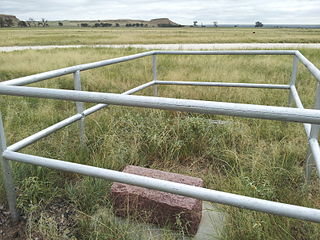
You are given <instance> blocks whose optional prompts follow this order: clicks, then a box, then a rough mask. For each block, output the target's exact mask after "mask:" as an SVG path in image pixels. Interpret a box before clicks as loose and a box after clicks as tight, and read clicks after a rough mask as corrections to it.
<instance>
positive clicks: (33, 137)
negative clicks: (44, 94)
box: [7, 81, 154, 151]
mask: <svg viewBox="0 0 320 240" xmlns="http://www.w3.org/2000/svg"><path fill="white" fill-rule="evenodd" d="M153 84H154V83H153V81H152V82H148V83H145V84H142V85H140V86H138V87H136V88H133V89H131V90H129V91H126V92H124V93H122V94H123V95H129V94H132V93H135V92H138V91H140V90H142V89H145V88H147V87H149V86H152V85H153ZM107 106H108V104H97V105H95V106H93V107H91V108H88V109H87V110H85V111H83V112H82V114H80V113H77V114H75V115H73V116H71V117H68V118H66V119H64V120H62V121H60V122H58V123H56V124H54V125H52V126H50V127H47V128H45V129H43V130H41V131H39V132H37V133H35V134H33V135H31V136H29V137H27V138H24V139H22V140H20V141H19V142H16V143H14V144H12V145H10V146H9V147H7V149H8V150H11V151H19V150H20V149H22V148H24V147H26V146H28V145H30V144H32V143H34V142H36V141H38V140H40V139H42V138H44V137H46V136H48V135H50V134H52V133H54V132H55V131H57V130H59V129H61V128H63V127H66V126H68V125H70V124H72V123H74V122H76V121H78V120H80V119H81V118H82V117H85V116H88V115H90V114H92V113H94V112H96V111H98V110H100V109H102V108H104V107H107Z"/></svg>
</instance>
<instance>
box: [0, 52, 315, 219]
mask: <svg viewBox="0 0 320 240" xmlns="http://www.w3.org/2000/svg"><path fill="white" fill-rule="evenodd" d="M151 55H152V72H153V80H152V81H151V82H148V83H146V84H143V85H140V86H138V87H136V88H133V89H131V90H129V91H126V92H124V93H122V94H112V93H99V92H86V91H80V90H81V83H80V71H84V70H88V69H92V68H96V67H102V66H107V65H111V64H115V63H120V62H125V61H129V60H133V59H137V58H141V57H145V56H151ZM156 55H293V56H294V60H293V67H292V75H291V81H290V84H289V85H283V84H255V83H224V82H186V81H160V80H157V61H156V59H157V58H156ZM299 61H301V62H302V63H303V64H304V65H305V66H306V67H307V69H308V70H309V71H310V72H311V73H312V75H313V76H315V78H316V79H317V80H318V81H320V71H319V69H317V68H316V67H315V66H314V65H313V64H312V63H311V62H310V61H309V60H308V59H307V58H305V57H304V56H303V55H302V54H301V53H300V52H299V51H291V50H271V51H270V50H240V51H150V52H145V53H138V54H134V55H130V56H125V57H120V58H115V59H110V60H104V61H99V62H94V63H89V64H82V65H77V66H73V67H68V68H63V69H58V70H54V71H49V72H45V73H40V74H35V75H31V76H27V77H22V78H17V79H12V80H9V81H5V82H2V83H0V94H3V95H14V96H29V97H39V98H50V99H60V100H69V101H76V102H78V103H77V112H78V113H77V114H75V115H73V116H71V117H69V118H67V119H65V120H62V121H61V122H58V123H56V124H54V125H52V126H50V127H48V128H46V129H43V130H41V131H40V132H38V133H35V134H33V135H31V136H29V137H27V138H25V139H23V140H21V141H19V142H17V143H15V144H12V145H11V146H9V147H6V144H5V136H4V130H3V126H2V121H1V119H0V125H1V126H0V141H1V143H2V145H1V148H0V158H2V163H3V166H4V168H3V169H4V178H5V187H6V191H7V198H8V202H9V207H10V212H11V215H12V218H13V219H15V218H17V216H18V215H17V211H16V206H15V192H14V186H13V179H12V176H11V175H12V174H11V169H10V165H9V164H8V161H7V160H13V161H19V162H24V163H29V164H35V165H38V166H45V167H49V168H54V169H59V170H63V171H71V172H75V173H80V174H84V175H89V176H95V177H100V178H104V179H108V180H112V181H117V182H122V183H127V184H133V185H137V186H142V187H147V188H151V189H156V190H160V191H166V192H171V193H176V194H180V195H184V196H189V197H195V198H199V199H202V200H207V201H212V202H217V203H222V204H227V205H232V206H237V207H241V208H246V209H251V210H256V211H261V212H267V213H272V214H277V215H281V216H287V217H293V218H298V219H303V220H308V221H314V222H320V210H318V209H312V208H305V207H300V206H295V205H289V204H284V203H277V202H272V201H267V200H262V199H256V198H250V197H246V196H241V195H236V194H231V193H224V192H219V191H215V190H210V189H205V188H199V187H193V186H189V185H184V184H178V183H173V182H167V181H163V180H158V179H153V178H147V177H142V176H137V175H133V174H127V173H121V172H117V171H113V170H107V169H101V168H96V167H92V166H87V165H81V164H76V163H70V162H64V161H60V160H56V159H49V158H43V157H38V156H33V155H27V154H21V153H16V152H12V151H18V150H20V149H22V148H23V147H26V146H28V145H30V144H32V143H34V142H35V141H37V140H39V139H41V138H43V137H45V136H48V135H49V134H51V133H53V132H55V131H57V130H59V129H61V128H63V127H65V126H67V125H69V124H72V123H73V122H76V121H78V120H83V119H84V117H85V116H88V115H90V114H92V113H94V112H96V111H98V110H100V109H102V108H104V107H107V106H108V105H109V104H111V105H123V106H135V107H145V108H155V109H165V110H177V111H186V112H196V113H206V114H218V115H219V114H220V115H230V116H239V117H249V118H261V119H270V120H281V121H291V122H301V123H303V124H304V127H305V130H306V133H307V136H308V143H309V147H310V148H309V155H308V158H307V164H306V165H307V166H306V177H307V178H310V176H311V165H312V163H311V162H312V161H314V162H315V163H316V168H317V171H318V175H319V177H320V147H319V142H318V134H319V125H320V110H318V109H319V108H320V85H319V84H318V88H317V92H316V104H315V108H316V110H314V109H304V107H303V104H302V102H301V100H300V97H299V94H298V91H297V89H296V87H295V83H296V75H297V66H298V63H299ZM70 73H73V74H74V81H75V89H76V90H74V91H73V90H61V89H43V88H34V87H21V86H19V85H25V84H30V83H34V82H38V81H42V80H45V79H50V78H54V77H58V76H62V75H66V74H70ZM161 84H168V85H192V86H197V85H199V86H217V87H251V88H273V89H288V90H290V96H289V104H290V102H291V99H293V100H294V102H295V104H296V106H297V108H289V107H275V106H263V105H252V104H239V103H225V102H211V101H200V100H187V99H174V98H160V97H146V96H127V95H129V94H132V93H134V92H137V91H140V90H142V89H144V88H146V87H149V86H152V85H153V86H154V94H155V96H157V95H158V88H157V85H161ZM10 85H17V86H10ZM82 102H95V103H98V104H97V105H95V106H93V107H91V108H89V109H86V110H84V108H83V105H82ZM0 118H1V116H0ZM311 124H312V125H311ZM80 132H81V126H80ZM83 132H84V128H83Z"/></svg>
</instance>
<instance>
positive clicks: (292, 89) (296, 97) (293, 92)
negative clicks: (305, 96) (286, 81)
mask: <svg viewBox="0 0 320 240" xmlns="http://www.w3.org/2000/svg"><path fill="white" fill-rule="evenodd" d="M290 92H291V94H290V95H291V96H292V98H293V100H294V102H295V104H296V106H297V107H298V108H301V109H304V107H303V104H302V102H301V100H300V97H299V94H298V91H297V88H296V87H295V86H294V85H292V86H290ZM303 126H304V129H305V131H306V134H307V136H308V137H309V136H310V132H311V124H309V123H304V124H303Z"/></svg>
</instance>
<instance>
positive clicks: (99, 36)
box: [0, 27, 320, 46]
mask: <svg viewBox="0 0 320 240" xmlns="http://www.w3.org/2000/svg"><path fill="white" fill-rule="evenodd" d="M253 32H255V33H253ZM319 35H320V29H258V28H190V27H185V28H136V29H135V28H129V29H128V28H108V29H103V28H45V29H44V28H27V29H19V28H10V29H4V28H2V29H0V46H14V45H18V46H24V45H54V44H68V45H70V44H130V43H141V44H142V43H143V44H152V43H253V42H258V43H319V42H320V38H319Z"/></svg>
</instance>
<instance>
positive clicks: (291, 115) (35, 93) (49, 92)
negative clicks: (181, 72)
mask: <svg viewBox="0 0 320 240" xmlns="http://www.w3.org/2000/svg"><path fill="white" fill-rule="evenodd" d="M0 94H3V95H13V96H26V97H38V98H49V99H61V100H71V101H80V102H96V103H106V104H112V105H121V106H132V107H144V108H155V109H163V110H176V111H183V112H195V113H205V114H217V115H228V116H238V117H248V118H262V119H270V120H280V121H289V122H302V123H314V124H320V110H314V109H299V108H288V107H274V106H264V105H253V104H242V103H226V102H213V101H201V100H187V99H175V98H162V97H161V98H160V97H146V96H129V95H121V94H115V93H100V92H86V91H75V90H62V89H44V88H35V87H20V86H19V87H18V86H2V87H1V88H0Z"/></svg>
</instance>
